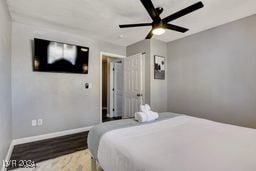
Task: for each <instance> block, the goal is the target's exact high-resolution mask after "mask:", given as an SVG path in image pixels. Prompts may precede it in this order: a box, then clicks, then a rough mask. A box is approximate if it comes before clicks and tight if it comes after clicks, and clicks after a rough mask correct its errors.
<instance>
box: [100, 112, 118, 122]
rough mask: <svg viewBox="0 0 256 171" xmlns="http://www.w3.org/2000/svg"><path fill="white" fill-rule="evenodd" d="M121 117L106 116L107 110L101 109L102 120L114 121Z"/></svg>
mask: <svg viewBox="0 0 256 171" xmlns="http://www.w3.org/2000/svg"><path fill="white" fill-rule="evenodd" d="M120 119H122V117H121V116H120V117H114V118H109V117H107V110H104V109H103V110H102V122H108V121H115V120H120Z"/></svg>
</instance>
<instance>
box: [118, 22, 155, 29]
mask: <svg viewBox="0 0 256 171" xmlns="http://www.w3.org/2000/svg"><path fill="white" fill-rule="evenodd" d="M143 26H152V23H138V24H123V25H119V27H120V28H128V27H143Z"/></svg>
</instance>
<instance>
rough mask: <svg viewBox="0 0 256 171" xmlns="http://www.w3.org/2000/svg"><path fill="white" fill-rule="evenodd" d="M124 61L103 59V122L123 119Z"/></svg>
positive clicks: (105, 57)
mask: <svg viewBox="0 0 256 171" xmlns="http://www.w3.org/2000/svg"><path fill="white" fill-rule="evenodd" d="M123 69H124V67H123V59H122V58H115V57H111V56H103V57H102V122H106V121H111V120H118V119H122V112H123Z"/></svg>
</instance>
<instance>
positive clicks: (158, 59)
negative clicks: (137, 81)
mask: <svg viewBox="0 0 256 171" xmlns="http://www.w3.org/2000/svg"><path fill="white" fill-rule="evenodd" d="M164 59H165V58H164V57H162V56H158V55H155V57H154V78H155V79H159V80H164V79H165V60H164Z"/></svg>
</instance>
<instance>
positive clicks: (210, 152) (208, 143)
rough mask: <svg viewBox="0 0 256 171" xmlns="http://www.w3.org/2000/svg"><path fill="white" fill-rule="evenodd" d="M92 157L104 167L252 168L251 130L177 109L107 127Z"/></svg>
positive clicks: (255, 154)
mask: <svg viewBox="0 0 256 171" xmlns="http://www.w3.org/2000/svg"><path fill="white" fill-rule="evenodd" d="M97 157H98V162H99V163H100V165H101V167H102V168H103V169H104V171H256V130H255V129H249V128H244V127H238V126H233V125H229V124H222V123H218V122H213V121H209V120H205V119H200V118H195V117H190V116H186V115H181V116H176V117H173V118H169V119H164V120H160V121H158V122H153V123H150V124H143V125H136V126H131V127H124V128H118V129H113V130H109V131H107V132H105V133H104V134H103V135H102V136H101V138H100V141H99V146H98V152H97Z"/></svg>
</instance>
